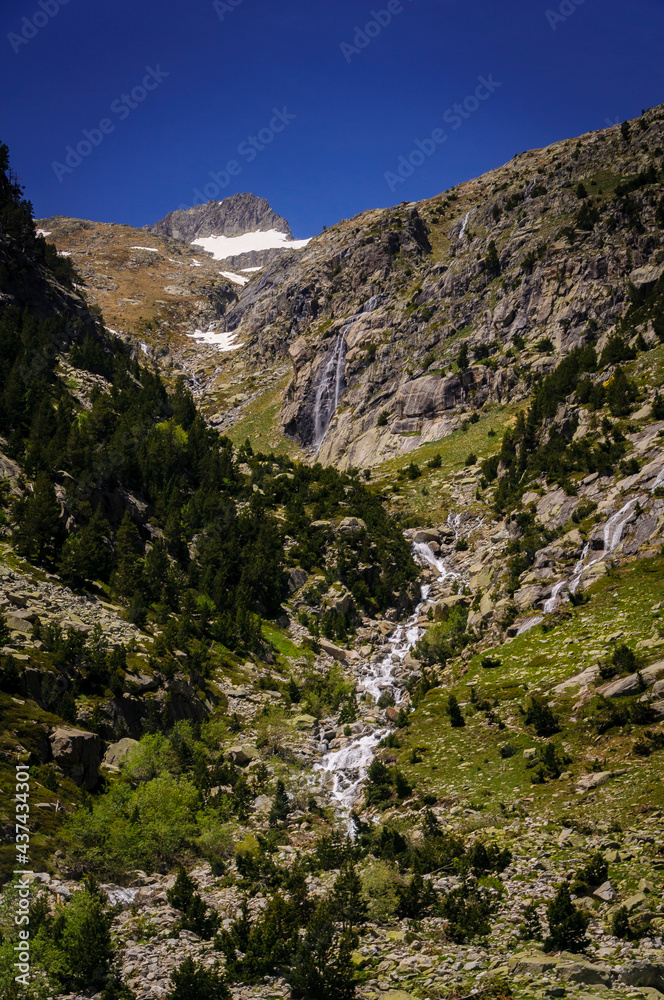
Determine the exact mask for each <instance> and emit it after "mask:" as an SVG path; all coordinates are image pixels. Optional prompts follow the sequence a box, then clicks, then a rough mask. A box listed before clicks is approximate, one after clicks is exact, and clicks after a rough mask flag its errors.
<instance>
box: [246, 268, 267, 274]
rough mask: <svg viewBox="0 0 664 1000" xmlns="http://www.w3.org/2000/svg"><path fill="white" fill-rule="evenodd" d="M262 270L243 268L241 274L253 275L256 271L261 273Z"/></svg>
mask: <svg viewBox="0 0 664 1000" xmlns="http://www.w3.org/2000/svg"><path fill="white" fill-rule="evenodd" d="M262 270H263V268H262V267H243V268H242V273H243V274H255V273H256V271H262Z"/></svg>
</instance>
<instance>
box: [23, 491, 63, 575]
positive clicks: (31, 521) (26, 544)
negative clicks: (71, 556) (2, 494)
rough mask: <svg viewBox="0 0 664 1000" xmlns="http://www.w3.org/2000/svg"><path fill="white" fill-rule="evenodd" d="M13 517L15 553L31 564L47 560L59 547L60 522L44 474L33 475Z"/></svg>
mask: <svg viewBox="0 0 664 1000" xmlns="http://www.w3.org/2000/svg"><path fill="white" fill-rule="evenodd" d="M16 518H17V521H18V527H17V529H16V531H15V533H14V543H15V545H16V550H17V552H18V553H19V554H20V555H23V556H27V558H28V559H30V560H32V561H34V562H40V563H41V562H44V560H48V561H51V560H52V559H53V557H54V556H55V554H56V552H57V549H58V547H59V542H60V538H61V534H62V521H61V519H60V504H59V503H58V501H57V498H56V496H55V489H54V487H53V483H52V482H51V480H50V479H49V477H48V475H47V474H46V473H45V472H40V473H39V474H38V475H37V478H36V479H35V485H34V489H33V491H32V495H31V496H29V497H27V499H25V500H23V501H21V502H19V504H18V506H17V508H16Z"/></svg>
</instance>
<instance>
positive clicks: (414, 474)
mask: <svg viewBox="0 0 664 1000" xmlns="http://www.w3.org/2000/svg"><path fill="white" fill-rule="evenodd" d="M406 475H407V476H408V478H409V479H410V480H411V482H412V481H414V480H415V479H419V478H420V476H421V475H422V470H421V469H420V467H419V465H418V464H417V462H411V463H410V465H409V466H408V467H407V469H406Z"/></svg>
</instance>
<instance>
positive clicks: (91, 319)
mask: <svg viewBox="0 0 664 1000" xmlns="http://www.w3.org/2000/svg"><path fill="white" fill-rule="evenodd" d="M663 149H664V108H662V107H660V108H652V109H650V110H648V111H645V112H644V113H643V114H642V115H641V117H639V118H638V119H636V120H634V121H631V122H625V123H624V124H623V125H622V126H612V127H610V128H608V129H606V130H603V131H600V132H593V133H590V134H588V135H584V136H581V137H580V138H578V139H569V140H566V141H563V142H558V143H556V144H554V145H553V146H551V147H549V148H547V149H543V150H536V151H531V152H528V153H522V154H520V155H519V156H516V157H515V158H514V159H513V160H511V161H510V162H509V163H507V164H506V165H505V166H503V167H500V168H498V169H496V170H493V171H491V172H489V173H487V174H485V175H484V176H482V177H479V178H477V179H475V180H470V181H468V182H466V183H463V184H459V185H457V186H456V187H455V188H453V189H451V190H449V191H446V192H444V193H442V194H440V195H436V196H435V197H433V198H431V199H428V200H427V201H424V202H421V203H417V204H414V203H413V204H410V203H409V204H406V203H402V204H401V205H397V206H394V207H391V208H389V209H381V210H378V209H369V210H367V211H366V212H363V213H362V214H360V215H359V216H357V217H356V218H353V219H350V220H342V221H340V222H339V223H338V224H337V225H335V226H332V227H330V228H329V229H327V230H325V231H324V232H323V233H321V234H319V235H318V236H316V237H314V238H313V239H312V240H311V241H295V240H293V239H292V234H291V232H290V228H289V227H288V224H287V223H286V222H285V221H284V220H283V219H280V218H279V217H278V216H276V215H275V213H274V212H273V211H272V209H271V208H270V206H269V205H268V203H267V202H266V201H264V200H263V199H259V198H255V197H254V196H253V195H234V196H233V197H231V198H228V199H226V200H225V201H223V202H209V203H208V204H207V205H202V206H198V207H196V208H192V209H187V210H184V209H183V210H177V211H175V212H172V213H170V214H169V215H168V216H167V217H166V218H165V219H164V220H162V222H160V223H157V224H156V225H154V226H152V227H145V228H143V229H134V228H132V227H128V226H123V225H111V224H106V223H104V224H102V223H95V222H90V221H83V220H76V219H70V218H63V217H53V218H49V219H45V220H40V221H38V222H37V223H36V224H35V222H34V221H33V219H32V218H31V208H30V204H29V202H27V201H25V200H24V193H23V191H22V189H21V188H20V186H19V185H18V184H17V183H16V181H15V179H14V177H13V175H12V174H11V172H10V169H9V152H8V150H7V149H6V147H4V146H0V344H1V346H2V350H1V351H0V359H1V360H0V370H1V377H0V473H1V479H0V507H1V514H0V712H1V725H0V777H1V779H2V786H3V788H4V790H5V792H6V794H5V796H4V797H3V802H2V805H1V806H0V810H1V812H0V834H1V840H0V877H1V879H2V895H1V898H0V932H1V937H0V995H2V996H3V997H4V996H6V997H8V998H12V1000H14V998H18V997H27V998H29V1000H33V998H34V1000H38V998H46V997H53V998H55V997H63V998H64V997H67V998H69V1000H84V998H86V1000H90V998H100V1000H157V998H162V997H165V998H168V1000H182V998H184V997H187V998H188V1000H189V998H191V1000H199V998H200V1000H206V998H210V997H215V998H229V997H233V998H234V1000H253V998H256V1000H258V998H265V997H271V998H291V997H293V998H295V1000H297V998H310V1000H314V998H315V1000H318V998H322V997H325V998H330V1000H353V998H355V997H357V998H361V1000H365V998H366V1000H427V998H428V1000H461V998H464V1000H465V998H470V997H472V996H478V997H483V998H487V1000H491V998H493V1000H507V998H515V1000H545V998H546V1000H549V998H553V997H569V998H576V1000H589V998H591V997H597V998H602V997H606V998H609V997H635V998H636V997H639V998H648V1000H656V998H657V997H662V996H664V944H663V939H664V907H663V905H662V895H663V892H664V832H663V827H662V823H663V820H664V784H663V770H662V761H663V759H664V758H663V756H662V755H663V754H664V534H663V532H664V392H663V385H664V152H663ZM275 233H276V234H277V236H276V237H274V242H278V243H279V246H272V247H270V248H267V249H265V250H257V249H249V250H247V249H243V250H242V253H238V254H232V253H229V255H228V256H227V257H224V256H221V255H223V254H225V253H226V251H227V249H228V246H229V244H231V245H233V244H232V241H233V240H236V239H238V240H242V239H244V238H245V237H246V236H247V235H251V234H253V235H258V236H261V237H264V236H265V235H266V234H275ZM270 238H272V237H270ZM215 241H217V242H215ZM220 241H221V242H220ZM235 246H236V247H240V244H235ZM243 246H244V244H243ZM247 254H249V255H251V254H259V255H260V254H264V255H265V256H262V257H260V259H259V257H253V256H249V257H247ZM227 268H228V270H227ZM23 768H25V769H27V771H28V776H29V780H25V779H24V777H23V775H25V773H26V772H25V770H22V769H23ZM17 775H19V777H18V779H17ZM28 815H29V821H28V820H27V818H26V817H27V816H28ZM26 831H27V832H26ZM17 834H18V835H17ZM26 837H27V840H26ZM17 858H18V861H17ZM22 859H24V860H25V869H26V870H25V872H24V874H23V877H22V878H21V877H19V876H17V875H16V870H17V868H19V866H21V868H22V866H23V860H22ZM26 886H28V889H26ZM26 891H27V892H28V894H29V901H30V902H29V918H30V925H29V926H30V938H29V940H30V945H29V948H30V966H31V973H30V975H31V979H30V983H29V985H28V986H26V987H25V991H23V992H17V986H16V984H15V981H14V975H15V973H14V970H13V963H14V962H15V961H16V958H15V956H16V953H17V952H18V953H19V954H25V947H26V946H25V944H24V942H25V940H26V939H25V938H23V937H20V936H19V925H17V924H16V923H15V920H14V915H15V913H16V912H19V910H20V907H21V906H22V905H23V904H22V903H21V900H22V899H23V898H25V893H26ZM21 894H23V895H21ZM21 949H24V950H23V951H21Z"/></svg>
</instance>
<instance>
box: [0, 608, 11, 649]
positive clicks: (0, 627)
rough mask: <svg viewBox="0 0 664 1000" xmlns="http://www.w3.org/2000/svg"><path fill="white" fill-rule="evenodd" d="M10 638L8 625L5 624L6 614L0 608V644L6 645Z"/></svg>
mask: <svg viewBox="0 0 664 1000" xmlns="http://www.w3.org/2000/svg"><path fill="white" fill-rule="evenodd" d="M10 638H11V632H10V630H9V625H8V624H7V615H6V614H5V612H4V610H3V609H2V608H0V646H6V645H7V643H8V642H9V640H10Z"/></svg>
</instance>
